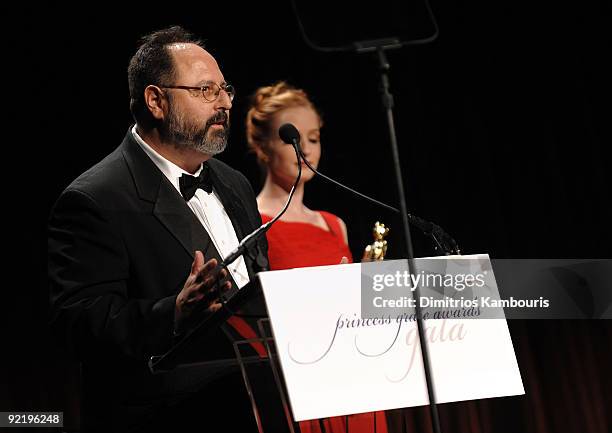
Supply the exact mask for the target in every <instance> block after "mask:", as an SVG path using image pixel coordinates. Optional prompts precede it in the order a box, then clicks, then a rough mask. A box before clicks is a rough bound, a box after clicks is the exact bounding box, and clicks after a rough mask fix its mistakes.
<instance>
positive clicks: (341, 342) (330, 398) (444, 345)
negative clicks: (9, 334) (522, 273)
mask: <svg viewBox="0 0 612 433" xmlns="http://www.w3.org/2000/svg"><path fill="white" fill-rule="evenodd" d="M466 257H470V256H466ZM473 257H478V258H479V259H480V260H482V258H483V257H486V261H487V262H488V256H473ZM418 260H419V259H417V261H418ZM361 267H362V265H361V264H350V265H338V266H322V267H316V268H302V269H292V270H284V271H271V272H263V273H260V274H259V278H260V279H261V284H262V287H263V291H264V296H265V300H266V305H267V308H268V313H269V315H270V321H271V325H272V331H273V333H274V339H275V341H276V347H277V351H278V355H279V358H280V364H281V368H282V372H283V375H284V378H285V383H286V385H287V391H288V394H289V400H290V403H291V408H292V411H293V416H294V419H295V420H296V421H302V420H308V419H315V418H323V417H330V416H339V415H347V414H354V413H362V412H371V411H377V410H385V409H396V408H402V407H410V406H421V405H426V404H428V403H429V401H428V396H427V388H426V383H425V375H424V371H423V363H422V359H421V354H420V347H419V344H420V343H419V339H418V332H417V327H416V323H415V322H414V321H412V320H405V318H404V319H403V318H402V317H388V318H386V319H385V318H382V317H381V318H380V320H376V319H371V318H370V319H361V311H362V310H361V299H362V296H361V295H362V294H361V290H362V287H361V286H362V272H361V271H362V269H361ZM495 290H497V288H496V287H495ZM425 327H426V333H427V340H428V347H429V352H430V356H431V364H432V374H433V381H434V385H435V393H436V398H437V401H438V403H446V402H453V401H461V400H472V399H481V398H489V397H500V396H509V395H519V394H524V389H523V383H522V381H521V376H520V372H519V369H518V365H517V362H516V357H515V354H514V349H513V346H512V341H511V339H510V334H509V332H508V326H507V323H506V321H505V320H503V319H429V320H426V321H425Z"/></svg>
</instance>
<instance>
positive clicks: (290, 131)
mask: <svg viewBox="0 0 612 433" xmlns="http://www.w3.org/2000/svg"><path fill="white" fill-rule="evenodd" d="M278 136H279V137H280V139H281V140H283V141H284V142H285V143H287V144H291V145H293V147H297V148H298V153H300V154H301V153H302V149H301V148H300V133H299V131H298V130H297V128H296V127H295V126H293V125H292V124H291V123H285V124H284V125H282V126H281V127H280V128H278ZM300 156H302V158H303V157H304V155H300Z"/></svg>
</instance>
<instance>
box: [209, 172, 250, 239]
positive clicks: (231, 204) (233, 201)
mask: <svg viewBox="0 0 612 433" xmlns="http://www.w3.org/2000/svg"><path fill="white" fill-rule="evenodd" d="M209 167H210V173H211V176H212V180H213V185H214V186H215V189H216V191H215V193H216V195H217V197H219V200H220V201H221V203H222V204H223V207H224V208H225V211H226V212H227V216H229V219H230V221H231V222H232V225H233V226H234V230H235V231H236V237H237V238H238V241H241V240H242V239H243V238H244V237H245V236H246V235H248V234H249V233H250V232H251V230H252V229H251V227H250V226H249V224H248V218H247V216H246V215H245V214H244V209H242V210H241V209H240V207H241V206H240V198H239V197H238V195H236V193H235V192H234V190H233V189H232V188H231V186H230V185H229V184H228V183H227V182H226V181H225V179H224V178H223V176H222V175H221V174H220V173H219V171H218V169H217V167H216V166H215V165H214V164H210V165H209Z"/></svg>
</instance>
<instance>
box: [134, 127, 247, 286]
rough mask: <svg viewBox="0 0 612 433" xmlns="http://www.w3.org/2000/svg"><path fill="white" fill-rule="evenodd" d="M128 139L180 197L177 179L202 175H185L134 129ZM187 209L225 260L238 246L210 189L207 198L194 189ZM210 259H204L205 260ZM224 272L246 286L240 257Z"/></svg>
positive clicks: (244, 269)
mask: <svg viewBox="0 0 612 433" xmlns="http://www.w3.org/2000/svg"><path fill="white" fill-rule="evenodd" d="M132 135H133V136H134V139H135V140H136V142H137V143H138V144H139V145H140V147H141V148H142V150H144V151H145V153H146V154H147V155H148V156H149V158H151V160H152V161H153V162H154V163H155V165H156V166H157V168H159V169H160V170H161V172H162V173H163V174H164V176H166V178H168V180H169V181H170V183H171V184H172V185H173V186H174V187H175V188H176V190H177V191H178V192H179V194H180V193H181V189H180V186H179V178H180V177H181V176H182V175H183V174H188V175H190V176H198V175H199V174H200V171H202V166H200V168H199V169H198V171H197V172H196V173H195V174H194V175H192V174H191V173H188V172H186V171H185V170H183V169H182V168H180V167H179V166H178V165H176V164H174V163H173V162H171V161H168V160H167V159H166V158H164V157H163V156H161V155H160V154H159V153H157V152H156V151H155V150H154V149H153V148H152V147H151V146H149V145H148V144H147V143H145V141H144V140H143V139H142V138H141V137H140V136H139V135H138V132H137V131H136V125H134V127H133V128H132ZM187 205H188V206H189V207H190V208H191V210H192V211H193V213H194V214H195V215H196V216H197V217H198V220H199V221H200V222H201V223H202V225H203V226H204V228H205V229H206V231H207V232H208V235H209V236H210V239H211V240H212V242H213V244H214V245H215V247H216V248H217V251H219V254H220V255H221V257H222V258H225V257H227V256H228V255H229V253H231V252H232V251H233V250H234V249H235V248H236V247H237V246H238V237H237V236H236V231H235V230H234V226H233V225H232V221H231V220H230V218H229V216H228V215H227V212H226V211H225V208H224V207H223V204H221V201H220V200H219V197H217V195H216V194H215V191H214V187H213V192H212V193H210V194H208V193H207V192H206V191H204V190H202V189H200V188H198V189H197V190H196V192H195V194H194V196H193V197H192V198H191V199H190V200H189V201H188V202H187ZM208 259H210V257H206V260H208ZM227 268H228V270H229V272H230V274H231V275H232V277H233V278H234V281H235V282H236V285H237V286H238V288H242V287H243V286H244V285H245V284H246V283H248V282H249V274H248V271H247V268H246V264H245V262H244V258H243V257H242V256H240V257H239V258H238V259H237V260H236V261H235V262H234V263H232V264H231V265H229V266H228V267H227Z"/></svg>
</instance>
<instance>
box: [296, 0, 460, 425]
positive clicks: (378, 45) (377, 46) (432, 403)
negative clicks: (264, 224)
mask: <svg viewBox="0 0 612 433" xmlns="http://www.w3.org/2000/svg"><path fill="white" fill-rule="evenodd" d="M291 3H292V6H293V10H294V13H295V15H296V18H297V24H298V29H299V31H300V33H301V35H302V38H303V39H304V42H305V43H306V45H308V46H309V47H310V48H312V49H313V50H315V51H319V52H325V53H333V52H346V51H356V52H357V53H364V52H372V51H376V53H377V57H378V64H379V66H380V81H381V84H382V86H381V99H382V103H383V106H384V108H385V110H386V115H387V124H388V126H389V136H390V140H391V152H392V153H393V166H394V168H395V178H396V183H397V190H398V195H399V200H400V212H401V217H402V226H403V229H404V236H405V242H406V251H407V255H408V257H407V260H408V271H409V272H410V270H412V269H414V255H413V248H412V238H411V236H410V226H409V224H408V219H409V216H408V215H409V214H408V207H407V205H406V196H405V193H404V183H403V178H402V170H401V166H400V162H399V152H398V146H397V137H396V134H395V123H394V120H393V95H392V94H391V92H390V90H389V76H388V72H389V70H390V68H391V66H390V64H389V61H388V60H387V56H386V55H385V51H386V50H389V49H394V48H401V47H403V46H416V45H424V44H427V43H430V42H433V41H434V40H435V39H436V38H437V37H438V34H439V29H438V23H437V22H436V19H435V16H434V14H433V11H432V10H431V6H430V5H429V1H428V0H426V1H425V7H426V9H427V13H428V14H429V18H430V19H431V22H432V24H433V27H434V32H433V33H432V34H431V35H430V36H428V37H425V38H420V39H415V40H411V41H400V40H399V39H398V38H394V37H391V38H383V39H376V40H369V41H360V42H355V43H353V44H352V45H345V46H337V47H322V46H318V45H316V44H314V43H313V42H312V41H311V40H310V38H309V37H308V35H307V34H306V31H305V29H304V26H303V24H302V20H301V19H300V15H299V12H298V8H297V5H296V3H295V0H292V2H291ZM304 160H306V159H305V158H304ZM437 234H438V236H441V233H440V232H439V231H438V232H437ZM432 238H433V240H434V242H436V243H437V242H438V239H437V238H436V236H435V235H432ZM453 244H455V246H456V243H454V241H453V242H451V245H453ZM456 251H457V252H458V248H456ZM414 294H415V296H416V297H417V299H420V290H419V288H418V286H417V287H416V288H415V291H414ZM416 314H417V329H418V332H419V339H420V342H421V356H422V358H423V367H424V370H425V381H426V384H427V393H428V396H429V408H430V414H431V420H432V426H433V430H434V433H440V432H441V430H440V418H439V416H438V407H437V404H436V397H435V393H434V388H433V379H432V375H431V363H430V357H429V349H428V345H427V340H426V338H425V337H426V336H425V326H424V324H423V315H422V311H421V308H420V306H419V302H416Z"/></svg>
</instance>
